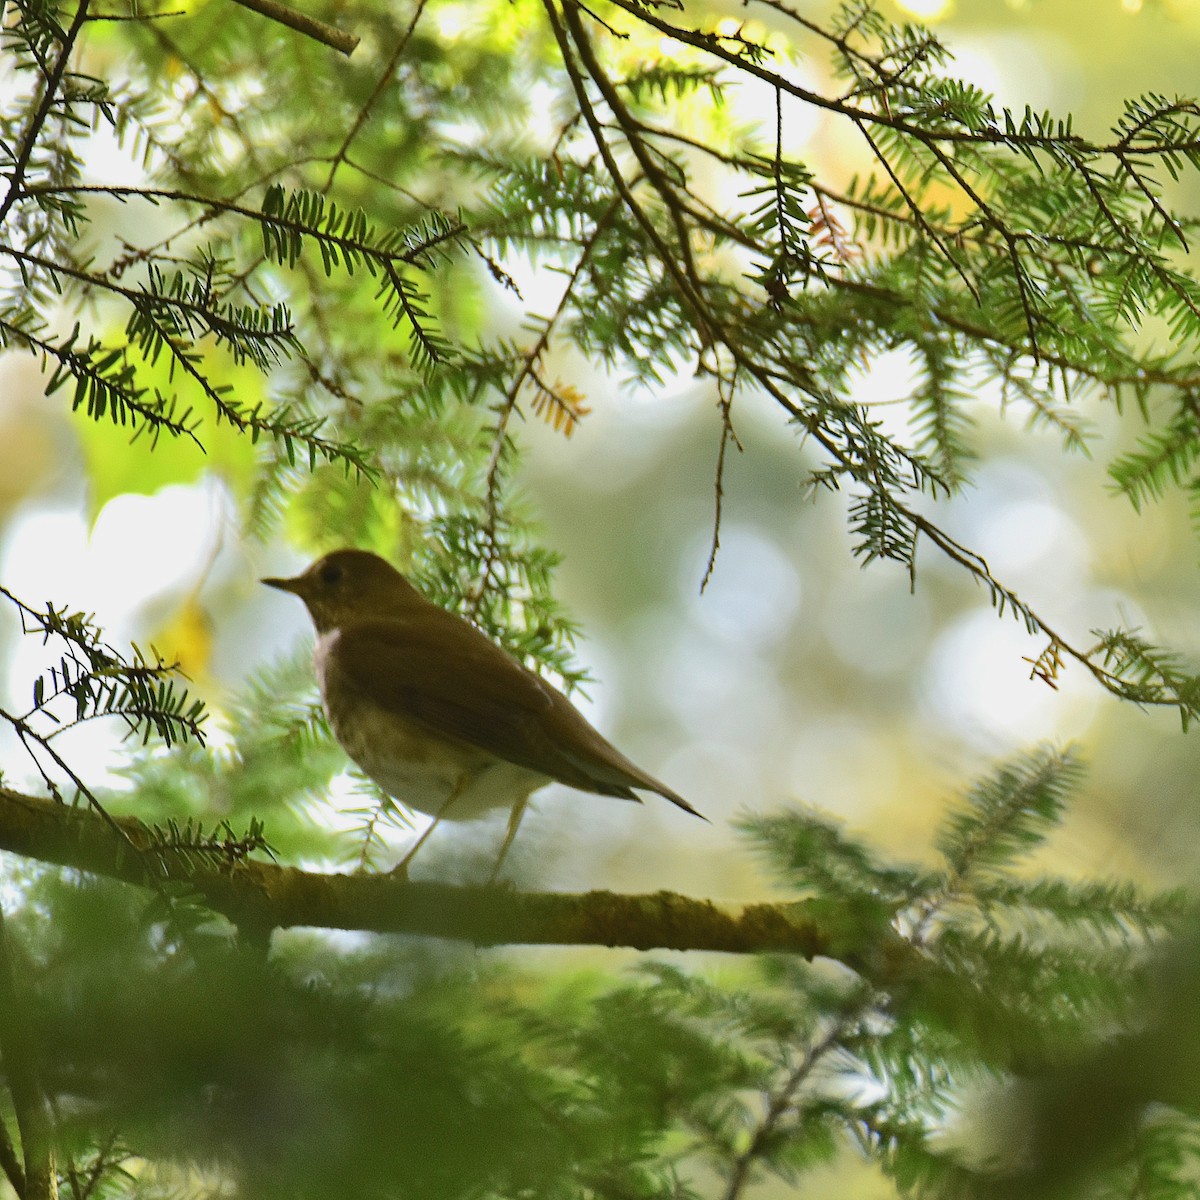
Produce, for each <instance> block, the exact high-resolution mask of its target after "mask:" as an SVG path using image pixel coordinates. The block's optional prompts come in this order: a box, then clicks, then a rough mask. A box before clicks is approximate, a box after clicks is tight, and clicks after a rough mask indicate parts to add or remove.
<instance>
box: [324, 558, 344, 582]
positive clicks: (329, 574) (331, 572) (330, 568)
mask: <svg viewBox="0 0 1200 1200" xmlns="http://www.w3.org/2000/svg"><path fill="white" fill-rule="evenodd" d="M341 581H342V568H341V567H339V566H338V565H337V564H336V563H328V564H326V565H325V566H323V567H322V568H321V582H322V583H323V584H324V585H325V586H326V587H334V586H335V585H336V584H339V583H341Z"/></svg>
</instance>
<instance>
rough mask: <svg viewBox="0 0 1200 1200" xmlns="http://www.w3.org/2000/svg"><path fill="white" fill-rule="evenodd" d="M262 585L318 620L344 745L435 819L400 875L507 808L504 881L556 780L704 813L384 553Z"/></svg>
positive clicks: (360, 554) (324, 689) (325, 688)
mask: <svg viewBox="0 0 1200 1200" xmlns="http://www.w3.org/2000/svg"><path fill="white" fill-rule="evenodd" d="M262 582H263V583H265V584H267V585H269V586H270V587H273V588H279V589H281V590H282V591H285V592H292V593H294V594H295V595H297V596H299V597H300V599H301V600H303V601H304V603H305V605H306V606H307V608H308V611H309V614H310V615H311V616H312V619H313V624H314V625H315V626H316V632H317V642H316V648H315V651H314V655H313V661H314V665H315V667H316V674H317V680H318V683H319V684H320V689H321V701H322V704H323V706H324V709H325V714H326V716H327V717H328V719H329V725H330V728H331V729H332V730H333V733H334V736H335V737H336V738H337V740H338V742H339V743H340V744H341V746H342V748H343V749H344V750H345V751H346V753H347V754H348V755H349V756H350V758H351V759H353V760H354V762H355V763H357V764H358V766H359V767H361V768H362V770H363V771H364V772H365V773H366V774H367V775H368V776H369V777H370V778H371V779H373V780H374V781H375V783H377V784H378V785H379V786H380V787H381V788H382V789H383V791H385V792H386V793H387V794H388V795H389V796H392V797H394V798H395V799H397V800H399V801H400V802H401V803H402V804H404V805H406V806H408V807H409V808H413V809H416V810H418V811H420V812H423V813H426V814H428V815H429V816H431V817H433V818H434V821H433V824H432V825H430V826H429V827H428V829H426V831H425V832H424V833H423V834H422V835H421V837H420V838H419V839H418V840H417V842H416V844H415V845H414V846H413V847H412V849H411V850H410V851H409V852H408V854H407V855H406V856H405V858H404V859H403V860H402V862H401V863H400V864H399V866H398V867H396V868H395V869H396V871H397V872H399V873H402V874H403V873H405V872H406V871H407V867H408V864H409V863H410V862H411V861H412V858H413V856H414V855H415V854H416V852H417V851H418V850H419V849H420V848H421V846H422V845H423V844H424V842H425V840H426V838H428V836H429V835H430V834H431V833H432V832H433V830H434V828H435V827H436V825H437V823H438V822H439V821H440V820H441V819H442V818H443V817H445V818H449V819H454V820H468V819H471V818H474V817H478V816H482V815H483V814H485V813H487V812H489V811H491V810H494V809H503V808H507V809H509V819H508V828H507V830H506V831H505V836H504V842H503V845H502V846H501V848H500V853H499V856H498V857H497V860H496V865H495V867H494V869H493V871H492V878H493V879H494V878H495V877H496V875H497V874H498V873H499V870H500V866H501V864H502V863H503V862H504V857H505V855H506V854H507V853H508V849H509V847H510V846H511V845H512V841H513V838H514V837H515V836H516V833H517V827H518V825H519V824H520V822H521V817H522V815H523V814H524V811H525V807H526V804H527V803H528V801H529V797H530V795H531V794H532V793H533V792H535V791H537V790H538V789H539V788H541V787H545V786H546V785H547V784H549V783H553V782H558V783H564V784H566V785H567V786H568V787H572V788H576V789H577V790H579V791H584V792H595V793H598V794H600V795H602V796H615V797H618V798H620V799H623V800H640V797H639V796H638V795H637V792H638V791H639V790H641V791H646V792H656V793H658V795H660V796H662V797H664V798H665V799H667V800H669V801H670V802H671V803H672V804H674V805H676V806H677V807H678V808H682V809H683V810H684V811H685V812H689V813H692V814H693V815H695V816H698V817H699V816H701V814H700V813H698V812H697V811H696V810H695V809H694V808H693V807H692V806H691V805H690V804H689V803H688V802H687V801H686V800H685V799H684V798H683V797H682V796H680V795H679V794H678V793H676V792H673V791H672V790H671V789H670V788H669V787H667V786H666V784H663V783H660V782H659V781H658V780H657V779H655V778H654V777H653V776H652V775H649V774H647V773H646V772H645V771H643V770H642V769H641V768H640V767H638V766H636V765H635V764H634V763H633V762H631V761H630V760H629V759H628V758H626V757H625V755H623V754H622V753H621V752H620V751H619V750H618V749H617V748H616V747H615V746H613V745H612V744H611V743H610V742H608V741H607V740H606V739H605V738H604V737H602V736H601V735H600V734H599V733H598V732H597V731H596V730H595V729H593V728H592V726H591V725H590V724H589V723H588V721H587V720H586V719H585V718H584V716H583V715H582V714H581V713H580V712H579V710H578V709H576V708H575V706H574V705H573V704H572V703H571V702H570V701H569V700H568V699H567V698H566V696H564V695H563V694H562V693H561V692H560V691H558V690H557V689H556V688H554V687H553V686H551V684H549V683H548V682H547V681H546V680H544V679H543V678H542V677H541V676H540V675H537V674H535V673H534V672H533V671H531V670H529V668H528V667H526V666H524V665H523V664H522V663H520V662H518V661H517V660H516V659H515V658H513V657H512V656H511V655H510V654H508V653H507V652H506V651H504V650H502V649H501V648H500V647H499V646H497V645H496V644H495V643H494V642H492V641H491V640H490V639H489V638H488V637H487V636H486V635H485V634H483V633H482V632H481V631H480V630H479V629H477V628H476V627H475V626H474V625H472V624H471V623H470V622H469V621H467V620H465V619H464V618H463V617H460V616H458V615H456V614H455V613H452V612H449V611H447V610H446V609H444V608H441V607H439V606H438V605H437V604H434V603H433V602H432V601H431V600H428V599H426V597H424V596H423V595H422V594H421V593H420V592H419V591H418V590H417V589H416V588H415V587H413V585H412V584H411V583H409V581H408V580H407V579H405V578H404V576H403V575H401V574H400V572H399V571H397V570H396V569H395V568H394V567H393V566H392V565H391V564H390V563H388V562H386V561H385V560H384V559H382V558H380V557H379V556H378V555H376V554H371V553H368V552H367V551H365V550H335V551H334V552H333V553H332V554H327V555H326V556H325V557H324V558H321V559H319V560H318V561H317V562H315V563H313V564H312V566H310V567H309V568H308V570H306V571H304V572H303V573H302V574H300V575H297V576H295V577H294V578H292V579H264V580H263V581H262ZM702 819H703V818H702Z"/></svg>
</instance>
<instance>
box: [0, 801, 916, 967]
mask: <svg viewBox="0 0 1200 1200" xmlns="http://www.w3.org/2000/svg"><path fill="white" fill-rule="evenodd" d="M116 820H117V821H118V822H119V823H120V825H121V827H122V831H123V834H124V835H125V837H127V838H128V842H127V841H125V840H124V839H118V838H117V837H116V836H115V835H114V834H113V832H112V830H111V829H109V828H108V827H107V826H106V825H104V823H103V822H102V821H101V820H100V818H99V817H97V816H96V815H95V814H94V813H91V812H88V811H86V810H84V809H76V808H71V807H68V806H67V805H64V804H60V803H56V802H55V801H52V800H48V799H44V798H41V797H36V796H26V795H22V794H21V793H19V792H14V791H12V790H10V789H8V788H0V849H3V850H8V851H11V852H13V853H15V854H20V855H23V856H24V857H27V858H35V859H39V860H41V861H43V862H48V863H58V864H60V865H62V866H67V867H73V868H76V869H78V870H81V871H86V872H89V873H92V874H98V875H103V876H107V877H109V878H112V879H119V880H123V881H125V882H127V883H132V884H136V885H139V886H144V885H146V884H148V882H149V880H148V879H147V860H150V859H152V860H154V866H155V868H156V869H157V870H158V871H159V872H160V874H159V875H158V879H159V881H160V882H161V881H163V880H180V881H183V880H186V881H187V882H188V884H189V885H190V886H191V887H192V888H194V889H195V890H196V891H197V892H199V893H200V894H201V895H202V896H203V897H204V898H205V900H206V901H207V903H208V904H210V905H211V906H212V907H213V908H214V909H215V910H217V911H218V912H221V913H223V914H225V915H226V916H227V917H228V918H229V919H230V920H232V921H234V922H235V923H236V924H238V925H239V926H243V927H246V926H248V927H252V928H259V929H286V928H291V927H294V926H312V927H317V928H324V929H355V930H365V931H370V932H377V933H410V934H420V935H424V936H428V937H443V938H455V939H461V940H464V941H469V942H472V943H474V944H475V945H477V946H494V945H501V944H522V945H592V946H631V947H634V948H636V949H639V950H650V949H667V950H718V951H724V952H726V953H732V954H747V953H754V952H763V951H768V952H784V953H796V954H802V955H804V957H806V958H813V957H814V956H816V955H823V956H831V957H836V958H839V959H841V960H842V961H846V962H851V963H852V965H855V966H856V967H857V966H859V965H860V961H861V960H862V959H863V958H864V954H863V951H862V949H861V947H862V944H863V942H864V940H865V938H864V933H863V929H862V925H861V922H860V921H859V920H858V919H857V917H856V915H855V914H838V913H835V912H831V911H830V909H829V906H828V905H823V906H821V908H820V910H817V909H816V908H814V907H813V906H812V905H810V904H809V903H808V902H798V903H786V904H749V905H744V906H741V907H740V908H737V909H726V908H721V907H718V906H717V905H716V904H714V903H712V902H711V901H708V900H698V899H694V898H691V897H688V896H680V895H677V894H675V893H672V892H657V893H654V894H651V895H640V896H624V895H617V894H615V893H613V892H605V891H596V892H586V893H552V892H517V891H514V890H512V889H510V888H506V887H495V886H489V887H458V886H454V885H451V884H444V883H432V882H425V881H418V882H405V881H403V880H400V879H397V878H395V877H392V876H388V875H368V874H354V875H343V874H337V875H332V874H330V875H327V874H318V873H316V872H308V871H301V870H297V869H295V868H293V867H283V866H278V865H276V864H274V863H266V862H256V861H254V862H242V863H239V864H237V865H236V866H228V867H221V868H218V869H213V868H206V867H200V868H197V865H196V861H195V858H194V856H193V857H192V858H191V860H190V861H185V856H184V854H183V853H182V852H179V851H172V850H170V849H167V848H164V847H163V846H162V845H161V844H160V843H159V842H158V841H157V840H156V839H155V838H154V837H153V835H152V834H151V832H150V831H149V830H148V829H147V828H146V827H145V826H144V825H143V824H142V823H141V822H140V821H137V820H135V819H133V818H130V817H121V818H116ZM129 842H132V843H133V844H134V846H135V847H137V852H136V853H134V852H131V849H130V846H129V844H128V843H129ZM866 936H867V937H869V938H870V940H871V942H872V946H873V951H872V953H874V954H876V955H877V954H878V951H879V947H880V943H879V931H878V928H877V927H875V928H873V930H872V932H871V933H870V934H869V935H866ZM895 942H896V944H895V947H894V949H895V950H897V951H900V952H901V953H902V954H903V946H902V944H901V943H900V940H899V939H898V938H897V939H895ZM889 943H890V938H889ZM892 949H893V947H891V946H890V944H889V945H885V946H884V947H883V950H884V952H885V957H886V958H887V959H888V960H889V961H890V960H891V959H892V957H893V955H892V953H891V950H892ZM872 973H873V974H876V975H878V970H875V971H873V972H872Z"/></svg>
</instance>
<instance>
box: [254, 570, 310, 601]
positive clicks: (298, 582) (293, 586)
mask: <svg viewBox="0 0 1200 1200" xmlns="http://www.w3.org/2000/svg"><path fill="white" fill-rule="evenodd" d="M258 582H259V583H265V584H266V585H267V587H273V588H278V589H279V590H280V591H281V592H292V593H294V594H295V595H297V596H302V595H303V594H304V576H303V575H297V576H296V577H295V578H294V579H260V580H259V581H258Z"/></svg>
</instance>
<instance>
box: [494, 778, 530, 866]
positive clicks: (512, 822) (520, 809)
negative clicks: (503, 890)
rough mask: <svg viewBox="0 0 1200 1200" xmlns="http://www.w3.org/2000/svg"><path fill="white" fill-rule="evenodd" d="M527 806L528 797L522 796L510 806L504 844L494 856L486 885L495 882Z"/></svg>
mask: <svg viewBox="0 0 1200 1200" xmlns="http://www.w3.org/2000/svg"><path fill="white" fill-rule="evenodd" d="M528 805H529V797H528V796H522V797H521V799H520V800H518V801H517V802H516V804H514V805H513V806H512V812H510V813H509V814H508V829H507V830H506V831H505V833H504V844H503V845H502V846H501V847H500V853H499V854H498V855H497V856H496V865H495V866H494V867H493V868H492V873H491V874H490V875H489V876H488V883H495V882H496V876H497V875H499V874H500V868H501V867H502V866H503V865H504V858H505V856H506V855H507V854H508V848H509V846H511V845H512V844H513V838H515V837H516V836H517V827H518V826H519V825H520V824H521V818H522V817H523V816H524V815H525V809H526V808H527V807H528Z"/></svg>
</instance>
